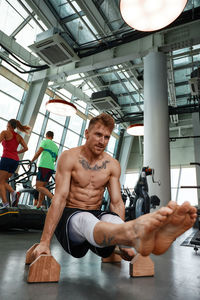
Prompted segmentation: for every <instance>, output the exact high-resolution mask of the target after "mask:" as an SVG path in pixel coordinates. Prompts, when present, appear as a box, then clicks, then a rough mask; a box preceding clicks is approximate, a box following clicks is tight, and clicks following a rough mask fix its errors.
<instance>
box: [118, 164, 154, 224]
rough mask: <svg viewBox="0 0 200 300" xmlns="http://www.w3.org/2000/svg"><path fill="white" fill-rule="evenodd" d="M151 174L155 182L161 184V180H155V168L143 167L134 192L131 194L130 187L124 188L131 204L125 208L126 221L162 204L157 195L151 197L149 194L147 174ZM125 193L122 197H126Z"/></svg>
mask: <svg viewBox="0 0 200 300" xmlns="http://www.w3.org/2000/svg"><path fill="white" fill-rule="evenodd" d="M149 175H152V181H153V183H158V184H159V185H160V182H159V181H155V180H154V169H151V168H149V167H143V168H142V171H141V173H140V175H139V178H138V181H137V183H136V186H135V188H134V192H133V193H132V194H131V193H130V191H129V189H128V188H127V189H124V191H125V192H126V194H127V199H129V206H127V207H126V209H125V221H130V220H133V219H136V218H138V217H139V216H141V215H144V214H147V213H149V212H150V209H151V208H156V206H158V205H160V199H159V198H158V197H157V196H156V195H153V196H151V197H150V196H149V194H148V191H149V189H148V183H147V176H149ZM123 194H124V193H123ZM123 194H122V199H126V198H125V195H123Z"/></svg>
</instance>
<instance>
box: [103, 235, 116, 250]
mask: <svg viewBox="0 0 200 300" xmlns="http://www.w3.org/2000/svg"><path fill="white" fill-rule="evenodd" d="M113 240H114V236H111V237H106V236H105V235H104V239H103V241H102V242H101V244H100V246H102V247H109V246H111V245H113V244H111V242H112V241H113Z"/></svg>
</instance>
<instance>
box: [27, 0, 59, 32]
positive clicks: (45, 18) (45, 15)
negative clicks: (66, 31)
mask: <svg viewBox="0 0 200 300" xmlns="http://www.w3.org/2000/svg"><path fill="white" fill-rule="evenodd" d="M26 2H27V4H28V5H29V6H30V7H31V8H32V10H33V11H34V12H35V13H36V15H37V16H39V18H40V19H41V20H42V22H43V23H44V24H45V25H46V26H47V28H48V29H50V28H52V27H57V28H60V26H59V23H58V21H57V19H56V18H55V16H54V14H53V13H52V12H51V10H50V9H49V7H48V6H47V5H46V3H45V1H38V0H26Z"/></svg>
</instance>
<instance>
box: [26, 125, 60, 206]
mask: <svg viewBox="0 0 200 300" xmlns="http://www.w3.org/2000/svg"><path fill="white" fill-rule="evenodd" d="M53 137H54V133H53V132H52V131H47V133H46V139H44V140H43V141H42V142H41V144H40V147H39V149H38V151H37V152H36V153H35V155H34V157H33V159H32V160H31V161H32V162H33V161H35V160H36V159H37V158H38V157H39V156H40V154H41V157H40V161H39V164H38V173H37V177H36V190H37V191H38V192H39V198H38V201H36V203H34V204H35V205H37V208H40V207H41V205H42V202H43V200H44V196H45V195H46V196H47V197H49V198H50V199H52V197H53V194H52V193H51V192H50V191H49V190H48V189H47V188H46V185H47V183H48V181H49V179H50V177H51V176H52V174H53V173H54V169H55V162H56V160H57V156H58V147H57V145H56V144H55V143H54V142H53Z"/></svg>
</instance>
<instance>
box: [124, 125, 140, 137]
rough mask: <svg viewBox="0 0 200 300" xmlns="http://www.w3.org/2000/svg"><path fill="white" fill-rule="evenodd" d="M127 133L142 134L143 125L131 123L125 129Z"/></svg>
mask: <svg viewBox="0 0 200 300" xmlns="http://www.w3.org/2000/svg"><path fill="white" fill-rule="evenodd" d="M126 131H127V133H128V134H130V135H134V136H141V135H144V125H143V124H132V125H129V126H128V127H127V129H126Z"/></svg>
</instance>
